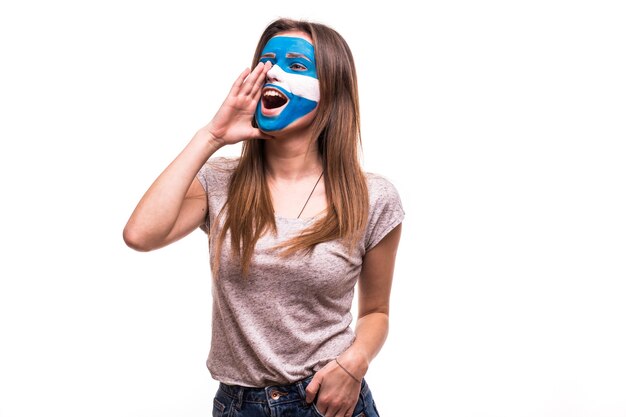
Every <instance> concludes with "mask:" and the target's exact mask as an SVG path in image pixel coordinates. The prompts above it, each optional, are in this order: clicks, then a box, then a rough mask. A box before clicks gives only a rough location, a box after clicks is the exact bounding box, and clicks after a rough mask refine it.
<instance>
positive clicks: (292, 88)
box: [256, 36, 320, 132]
mask: <svg viewBox="0 0 626 417" xmlns="http://www.w3.org/2000/svg"><path fill="white" fill-rule="evenodd" d="M266 61H270V62H271V63H272V65H273V66H272V68H271V69H270V70H269V71H268V73H267V82H266V84H265V85H264V86H263V93H262V94H261V100H259V104H258V105H257V108H256V121H257V124H258V125H259V128H260V129H261V130H263V131H265V132H271V131H275V130H281V129H283V128H285V127H287V126H289V125H290V124H291V123H293V122H294V121H296V120H298V119H299V118H301V117H302V116H305V115H307V114H309V113H310V112H311V111H313V110H314V109H315V107H317V103H318V102H319V100H320V86H319V80H318V79H317V69H316V67H315V54H314V49H313V45H311V43H310V42H308V41H307V40H305V39H303V38H298V37H291V36H276V37H274V38H272V39H270V40H269V42H267V44H266V45H265V48H264V49H263V52H262V53H261V62H266Z"/></svg>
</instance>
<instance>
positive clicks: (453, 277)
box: [0, 0, 626, 417]
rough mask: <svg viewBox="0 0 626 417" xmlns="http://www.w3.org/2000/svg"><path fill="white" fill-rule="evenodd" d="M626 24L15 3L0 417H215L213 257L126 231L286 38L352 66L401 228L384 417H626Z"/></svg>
mask: <svg viewBox="0 0 626 417" xmlns="http://www.w3.org/2000/svg"><path fill="white" fill-rule="evenodd" d="M620 3H621V2H618V1H614V2H610V1H551V0H542V1H532V0H531V1H516V2H513V1H472V2H467V1H458V0H457V1H446V0H441V1H432V2H414V3H413V5H412V7H414V8H413V9H412V10H409V9H407V8H406V7H407V6H406V4H409V2H404V1H396V0H386V1H383V2H378V3H377V4H376V5H374V6H367V5H365V4H366V3H364V2H358V1H336V0H334V1H310V2H298V1H280V0H276V1H271V2H261V1H259V2H248V3H246V2H243V3H242V2H235V1H231V2H226V1H222V2H209V1H204V2H203V1H177V2H173V1H172V2H163V1H150V2H149V1H129V0H125V1H120V0H115V1H100V2H96V1H69V0H60V1H55V2H46V1H20V2H17V1H14V2H3V3H2V4H1V6H0V61H1V64H0V112H1V113H0V117H1V119H0V147H1V149H0V151H1V152H0V182H1V183H0V187H1V188H0V190H1V192H2V204H1V206H0V210H1V216H0V222H1V223H0V233H1V236H2V245H3V248H2V252H1V253H2V261H1V262H0V269H1V270H0V273H1V281H0V338H1V339H0V416H2V417H21V416H29V417H31V416H33V417H34V416H48V415H49V416H68V417H78V416H80V417H83V416H90V417H100V416H102V417H105V416H106V417H110V416H116V417H131V416H132V417H144V416H145V417H148V416H150V417H158V416H208V415H210V408H211V404H212V397H213V393H214V391H215V389H216V383H215V382H214V381H212V380H211V379H210V375H209V373H208V371H207V370H206V368H205V365H204V361H205V358H206V355H207V352H208V346H209V335H210V277H209V267H208V258H207V248H206V242H205V236H204V235H203V233H202V232H200V231H197V232H194V233H192V234H191V235H190V236H189V237H187V238H186V239H184V240H183V241H180V242H178V243H176V244H175V245H172V246H170V247H168V248H165V249H162V250H159V251H156V252H153V253H147V254H145V253H137V252H134V251H132V250H130V249H128V248H127V247H125V246H124V243H123V241H122V228H123V226H124V224H125V223H126V220H127V219H128V216H129V215H130V213H131V211H132V209H133V208H134V206H135V204H136V203H137V201H138V200H139V198H140V197H141V195H142V193H143V192H144V191H145V190H146V189H147V187H148V186H149V185H150V183H151V182H152V181H153V180H154V178H156V176H157V175H158V174H159V173H160V172H161V170H162V169H163V168H164V167H165V166H166V165H167V164H168V163H169V162H170V161H171V160H172V159H173V158H174V157H175V156H176V154H177V153H178V152H179V151H180V150H181V149H182V148H183V146H184V145H185V144H186V143H187V141H188V140H189V139H190V138H191V136H192V135H193V133H194V132H195V131H196V130H197V129H198V128H199V127H201V126H202V125H204V124H205V123H206V122H208V120H209V119H210V117H211V116H212V115H213V113H214V112H215V111H216V110H217V108H218V106H219V104H220V103H221V101H222V100H223V98H224V97H225V94H226V93H227V91H228V89H229V87H230V85H231V83H232V81H233V80H234V79H235V78H236V76H237V75H238V74H239V73H240V71H241V70H242V69H243V68H244V67H246V66H248V65H249V64H250V60H251V58H252V54H253V52H254V47H255V45H256V41H257V39H258V37H259V35H260V34H261V32H262V30H263V29H264V27H265V26H266V25H267V24H268V23H269V22H270V21H271V20H273V19H274V18H276V17H279V16H286V17H294V18H308V19H312V20H315V21H320V22H323V23H326V24H328V25H330V26H332V27H334V28H335V29H337V30H338V31H339V32H340V33H342V34H343V35H344V37H345V38H346V39H347V41H348V43H349V44H350V45H351V47H352V50H353V53H354V55H355V59H356V63H357V69H358V74H359V83H360V92H361V105H362V113H363V114H362V116H363V149H364V160H363V162H364V165H365V167H366V169H367V170H369V171H375V172H378V173H381V174H383V175H385V176H387V177H388V178H389V179H390V180H391V181H393V182H394V184H395V185H396V186H397V188H398V190H399V191H400V194H401V196H402V199H403V203H404V207H405V210H406V213H407V215H406V220H405V223H404V234H403V238H402V242H401V248H400V252H399V257H398V262H397V270H396V276H395V281H394V289H393V299H392V316H391V332H390V335H389V338H388V342H387V344H386V345H385V347H384V349H383V351H382V352H381V354H380V355H379V356H378V358H377V359H376V360H375V362H374V363H373V364H372V366H371V368H370V371H369V373H368V381H369V383H370V386H371V387H372V389H373V392H374V395H375V398H376V401H377V403H378V406H379V410H380V411H381V414H382V415H383V416H384V417H398V416H428V417H448V416H449V417H452V416H454V417H460V416H476V417H490V416H494V417H500V416H502V417H504V416H506V417H514V416H520V417H527V416H533V417H543V416H550V417H560V416H563V417H578V416H585V417H586V416H589V417H613V416H620V417H624V416H626V378H625V377H624V376H625V375H626V354H625V352H626V332H625V330H626V302H625V299H626V284H625V280H626V265H625V263H626V261H625V258H626V257H625V250H626V240H625V239H626V238H625V236H626V216H625V215H624V213H626V197H625V185H626V184H625V183H626V163H625V159H626V152H625V145H624V140H625V139H626V127H625V115H626V81H625V80H626V77H625V76H624V74H626V54H625V53H624V52H625V39H626V30H625V27H626V25H624V22H625V21H626V14H625V13H624V11H623V9H621V8H620V6H621V5H620ZM224 152H226V151H224ZM228 152H229V153H234V154H236V152H237V149H236V148H233V149H230V150H228Z"/></svg>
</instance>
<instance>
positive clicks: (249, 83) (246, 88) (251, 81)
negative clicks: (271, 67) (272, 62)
mask: <svg viewBox="0 0 626 417" xmlns="http://www.w3.org/2000/svg"><path fill="white" fill-rule="evenodd" d="M263 68H265V64H264V63H262V62H259V63H258V64H257V65H256V67H254V70H253V71H252V72H251V73H250V75H248V77H247V78H246V80H245V81H244V83H243V85H242V88H241V92H242V93H243V94H246V95H248V94H250V92H251V91H252V89H253V88H254V86H255V84H256V81H257V79H258V78H259V74H260V73H261V72H262V71H263Z"/></svg>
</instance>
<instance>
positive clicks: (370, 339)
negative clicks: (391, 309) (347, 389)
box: [338, 312, 389, 378]
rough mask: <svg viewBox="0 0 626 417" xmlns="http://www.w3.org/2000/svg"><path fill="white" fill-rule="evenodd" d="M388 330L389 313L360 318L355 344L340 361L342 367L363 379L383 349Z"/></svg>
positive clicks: (371, 314)
mask: <svg viewBox="0 0 626 417" xmlns="http://www.w3.org/2000/svg"><path fill="white" fill-rule="evenodd" d="M388 330H389V315H388V314H387V313H384V312H372V313H369V314H366V315H364V316H362V317H360V318H359V319H358V320H357V323H356V330H355V331H356V338H355V340H354V343H353V344H352V345H351V346H350V348H348V349H347V350H346V351H345V352H344V353H343V354H341V356H340V357H339V359H338V360H339V361H340V363H341V365H342V366H344V367H346V368H347V369H348V370H349V371H350V372H351V373H353V374H354V376H356V377H357V378H363V377H364V376H365V373H366V372H367V369H368V367H369V364H370V363H371V361H372V360H373V359H374V357H376V355H377V354H378V352H380V349H381V348H382V347H383V344H384V343H385V340H386V339H387V333H388Z"/></svg>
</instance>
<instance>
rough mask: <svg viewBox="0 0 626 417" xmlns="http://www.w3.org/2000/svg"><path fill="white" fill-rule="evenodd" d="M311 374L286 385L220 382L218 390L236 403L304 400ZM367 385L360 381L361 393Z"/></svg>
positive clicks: (367, 389)
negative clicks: (242, 384) (251, 385)
mask: <svg viewBox="0 0 626 417" xmlns="http://www.w3.org/2000/svg"><path fill="white" fill-rule="evenodd" d="M312 379H313V375H311V376H310V377H308V378H305V379H302V380H300V381H297V382H294V383H293V384H288V385H271V386H268V387H263V388H251V387H242V386H239V385H228V384H224V383H220V385H219V390H220V391H222V392H223V393H224V394H226V395H228V396H229V397H231V398H233V399H235V400H237V403H238V404H242V403H244V402H248V403H265V404H269V405H273V404H281V403H289V402H294V401H304V400H305V399H306V391H305V390H306V387H307V386H308V385H309V383H310V382H311V380H312ZM367 391H369V387H368V386H367V383H366V382H365V380H363V381H362V382H361V395H366V394H367Z"/></svg>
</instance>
